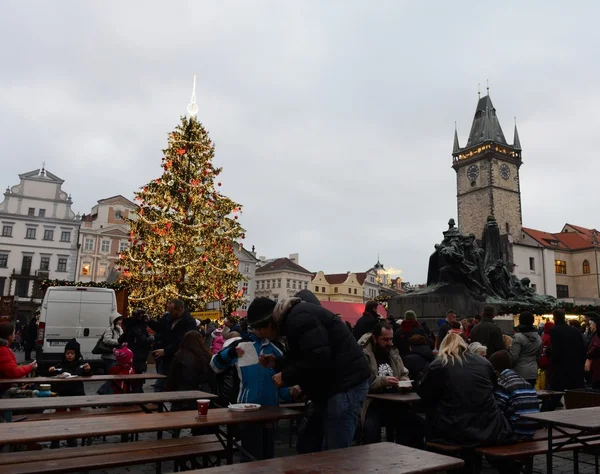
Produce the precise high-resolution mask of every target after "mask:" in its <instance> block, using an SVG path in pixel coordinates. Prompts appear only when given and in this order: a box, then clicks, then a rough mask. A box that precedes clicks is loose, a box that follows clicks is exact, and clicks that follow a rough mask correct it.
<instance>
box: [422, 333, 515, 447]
mask: <svg viewBox="0 0 600 474" xmlns="http://www.w3.org/2000/svg"><path fill="white" fill-rule="evenodd" d="M477 326H479V324H478V325H477ZM495 385H496V374H495V373H494V369H493V367H492V364H490V363H489V362H488V361H487V360H486V359H484V358H483V357H480V356H478V355H475V354H471V353H469V352H466V353H465V354H464V359H463V360H462V363H459V362H454V363H453V362H452V361H449V362H448V363H447V364H446V365H444V364H443V363H442V361H441V359H436V360H435V361H433V362H432V363H431V364H429V367H427V369H425V373H424V375H423V379H422V380H421V385H420V386H419V388H418V390H417V393H418V394H419V396H420V397H421V398H422V399H423V401H424V403H425V405H426V407H427V416H426V420H425V421H426V438H427V440H429V441H442V442H444V443H446V444H454V445H459V446H490V445H497V444H506V443H511V442H514V441H515V437H514V434H513V431H512V428H511V426H510V424H509V423H508V421H507V420H506V418H505V417H504V415H503V414H502V413H501V412H500V410H499V408H498V405H497V404H496V399H495V398H494V389H495ZM465 387H468V389H465Z"/></svg>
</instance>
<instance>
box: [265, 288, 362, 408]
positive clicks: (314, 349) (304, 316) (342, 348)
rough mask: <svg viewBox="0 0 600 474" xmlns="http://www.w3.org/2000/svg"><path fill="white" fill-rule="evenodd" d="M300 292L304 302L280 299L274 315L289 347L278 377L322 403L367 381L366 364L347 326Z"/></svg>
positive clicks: (296, 299)
mask: <svg viewBox="0 0 600 474" xmlns="http://www.w3.org/2000/svg"><path fill="white" fill-rule="evenodd" d="M302 293H303V295H304V296H301V298H302V299H304V301H302V300H301V299H300V298H292V299H291V300H287V301H286V300H282V301H280V302H279V303H278V305H277V307H276V308H275V310H274V312H273V317H274V319H275V320H276V321H277V322H278V324H279V330H280V335H281V336H282V337H285V338H286V341H287V346H288V353H287V360H286V366H285V368H284V369H283V371H282V374H281V375H282V378H283V382H284V384H285V385H286V386H288V387H292V386H294V385H300V387H302V390H303V391H304V392H305V393H306V394H307V395H308V397H309V398H311V399H312V400H324V399H327V398H329V397H330V396H332V395H334V394H336V393H341V392H347V391H348V390H350V389H351V388H354V387H356V386H357V385H359V384H360V383H361V382H363V381H365V380H367V379H368V378H369V375H370V370H369V365H368V363H367V360H366V358H365V356H364V354H363V351H362V349H361V348H360V346H359V345H358V343H357V341H356V340H355V339H354V336H353V335H352V334H351V333H350V331H348V328H347V327H346V324H345V323H344V322H343V321H342V320H341V319H340V318H339V317H337V316H336V315H335V314H333V313H332V312H331V311H328V310H326V309H325V308H323V307H322V306H320V305H318V304H314V303H308V302H306V299H305V298H307V299H310V298H309V296H308V295H306V290H305V291H304V292H302ZM309 293H310V292H309ZM313 297H314V295H313Z"/></svg>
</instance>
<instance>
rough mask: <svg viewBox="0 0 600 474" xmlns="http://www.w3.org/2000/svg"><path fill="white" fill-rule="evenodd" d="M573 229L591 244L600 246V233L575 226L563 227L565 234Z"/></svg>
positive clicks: (566, 225)
mask: <svg viewBox="0 0 600 474" xmlns="http://www.w3.org/2000/svg"><path fill="white" fill-rule="evenodd" d="M568 227H571V228H573V229H575V230H576V231H577V232H578V233H579V234H580V235H581V236H582V237H583V238H584V239H586V240H587V241H588V242H590V243H591V244H593V245H598V241H599V240H600V232H598V231H597V230H596V229H586V228H585V227H580V226H578V225H573V224H568V223H567V224H565V226H564V227H563V230H562V231H563V232H567V228H568Z"/></svg>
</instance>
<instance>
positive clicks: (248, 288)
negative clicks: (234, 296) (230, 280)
mask: <svg viewBox="0 0 600 474" xmlns="http://www.w3.org/2000/svg"><path fill="white" fill-rule="evenodd" d="M234 251H235V255H236V257H237V259H238V262H239V264H238V271H239V272H240V273H241V274H242V276H243V277H244V280H242V281H240V283H239V285H238V290H242V291H243V292H244V296H245V300H244V302H243V303H242V304H241V305H240V306H239V307H238V308H237V311H246V310H247V309H248V306H249V305H250V303H252V300H253V299H254V292H255V289H256V283H255V282H256V264H257V263H258V258H256V252H254V247H253V248H252V251H248V250H246V249H245V248H244V247H243V246H241V245H240V246H238V245H234Z"/></svg>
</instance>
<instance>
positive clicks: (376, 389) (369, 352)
mask: <svg viewBox="0 0 600 474" xmlns="http://www.w3.org/2000/svg"><path fill="white" fill-rule="evenodd" d="M371 336H372V334H371V333H367V334H365V335H364V336H363V337H361V338H360V339H359V341H358V345H359V346H360V347H361V348H362V350H363V352H364V354H365V357H366V359H367V362H368V364H369V370H370V372H371V375H370V377H369V384H370V387H369V393H381V392H385V391H386V390H387V389H391V390H392V391H394V389H395V387H388V385H387V383H386V381H385V377H384V376H381V375H379V371H378V366H377V359H376V357H375V347H374V346H373V338H372V337H371ZM388 362H389V365H390V367H391V368H392V373H393V374H394V377H396V378H397V379H398V380H409V377H408V370H407V369H406V368H405V367H404V364H403V363H402V358H401V357H400V354H399V353H398V349H396V348H395V347H393V348H392V350H391V351H390V354H389V357H388ZM371 401H372V400H371V399H370V398H367V399H366V400H365V402H364V403H363V407H362V412H361V415H360V417H361V422H364V419H365V416H366V414H367V410H368V408H369V405H370V404H371Z"/></svg>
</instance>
